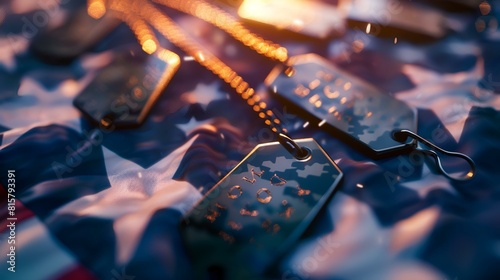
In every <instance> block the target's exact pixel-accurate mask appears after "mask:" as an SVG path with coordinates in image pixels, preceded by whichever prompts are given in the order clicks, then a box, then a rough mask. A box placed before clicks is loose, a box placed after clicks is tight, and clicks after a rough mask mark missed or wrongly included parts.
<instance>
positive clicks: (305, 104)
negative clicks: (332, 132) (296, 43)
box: [266, 54, 417, 154]
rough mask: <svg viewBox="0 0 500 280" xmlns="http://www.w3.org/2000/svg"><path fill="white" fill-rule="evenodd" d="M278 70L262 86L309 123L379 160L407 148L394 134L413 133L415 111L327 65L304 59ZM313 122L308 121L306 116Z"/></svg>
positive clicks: (320, 60)
mask: <svg viewBox="0 0 500 280" xmlns="http://www.w3.org/2000/svg"><path fill="white" fill-rule="evenodd" d="M290 63H291V65H292V66H293V68H286V67H284V66H281V65H280V66H277V67H276V68H275V69H273V71H272V72H271V73H270V74H269V76H268V77H267V79H266V85H267V86H268V87H269V89H270V90H271V91H272V92H274V93H276V94H277V95H278V96H279V97H281V98H282V99H284V100H285V101H287V102H291V103H292V104H293V105H294V106H295V107H299V108H300V109H302V110H303V111H305V112H307V114H306V117H307V116H309V119H308V120H310V122H311V123H313V124H315V125H318V126H320V127H321V126H325V127H328V126H330V127H333V128H335V129H336V130H339V131H341V132H343V133H345V134H347V135H348V136H350V138H352V139H356V140H358V141H360V142H361V143H362V144H364V145H365V146H367V147H368V148H369V149H371V150H372V151H374V152H375V153H377V154H381V153H384V152H389V151H392V150H397V149H401V148H404V147H405V144H401V143H399V142H396V141H395V140H393V139H392V137H391V134H392V131H394V130H397V129H403V128H404V129H409V130H412V131H416V127H417V124H416V119H417V118H416V111H415V110H414V109H412V108H410V107H409V106H408V105H406V104H405V103H404V102H402V101H399V100H397V99H395V98H393V97H392V96H390V95H388V94H385V93H383V92H381V91H380V90H378V89H377V88H375V87H374V86H372V85H370V84H368V83H367V82H365V81H362V80H360V79H359V78H356V77H354V76H353V75H351V74H349V73H346V72H344V71H342V70H340V69H338V68H336V67H335V66H334V65H332V64H331V63H330V62H329V61H327V60H326V59H324V58H322V57H320V56H318V55H315V54H306V55H300V56H295V57H292V58H291V59H290ZM311 115H312V116H313V118H310V116H311Z"/></svg>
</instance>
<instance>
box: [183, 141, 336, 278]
mask: <svg viewBox="0 0 500 280" xmlns="http://www.w3.org/2000/svg"><path fill="white" fill-rule="evenodd" d="M295 143H297V144H298V145H300V146H301V147H304V148H305V149H306V150H308V152H309V156H308V157H306V158H305V159H303V160H298V159H296V158H295V157H294V156H293V155H292V154H290V153H289V152H288V151H287V149H286V148H285V147H284V146H283V145H282V144H280V143H279V142H273V143H267V144H260V145H258V146H257V147H256V148H255V149H254V150H253V151H252V152H250V154H249V155H248V156H247V157H246V158H245V159H243V161H242V162H240V163H239V164H238V166H236V167H235V168H234V169H233V170H232V171H231V172H230V173H229V174H228V175H226V176H225V177H224V178H223V179H222V180H221V181H220V182H219V183H218V184H217V185H216V186H215V187H214V188H213V189H212V190H211V191H210V192H208V193H207V194H206V195H205V197H204V198H203V199H201V201H200V202H199V203H198V204H197V206H195V207H194V208H193V209H192V210H191V211H190V212H189V213H188V214H187V215H186V217H185V219H184V221H183V223H182V225H181V233H182V237H183V240H184V243H185V245H186V247H187V250H188V255H189V257H190V259H191V261H192V263H193V266H194V269H193V271H194V272H195V273H196V274H197V275H195V278H194V279H208V278H204V277H205V276H206V275H207V273H210V272H212V273H213V272H216V273H218V274H221V275H219V276H224V279H248V278H251V277H255V276H257V275H260V276H262V274H263V273H265V272H266V270H267V269H268V268H269V266H270V265H271V264H272V263H273V262H274V261H276V260H277V258H278V257H279V256H280V255H282V254H283V253H285V252H286V251H287V249H289V248H290V246H292V245H293V244H294V243H295V242H296V241H297V240H298V239H299V237H300V236H301V235H302V233H303V232H304V230H305V229H306V228H307V227H308V226H309V224H310V223H311V222H312V220H313V219H314V217H315V216H316V215H317V214H318V212H319V211H320V209H321V208H322V207H323V205H324V204H325V203H326V201H327V200H328V198H329V197H330V196H331V195H332V193H333V192H334V190H335V189H336V188H337V186H338V185H339V182H340V180H341V178H342V172H341V171H340V169H339V168H338V167H337V165H336V164H335V163H334V162H333V161H332V160H331V159H330V157H329V156H328V155H327V154H326V153H325V151H324V150H323V149H322V148H321V147H320V146H319V145H318V143H316V142H315V141H314V140H313V139H301V140H297V141H296V142H295Z"/></svg>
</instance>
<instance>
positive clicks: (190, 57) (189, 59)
mask: <svg viewBox="0 0 500 280" xmlns="http://www.w3.org/2000/svg"><path fill="white" fill-rule="evenodd" d="M183 60H184V61H193V60H194V57H192V56H190V55H189V56H185V57H184V58H183Z"/></svg>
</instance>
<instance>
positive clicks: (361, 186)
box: [356, 183, 364, 189]
mask: <svg viewBox="0 0 500 280" xmlns="http://www.w3.org/2000/svg"><path fill="white" fill-rule="evenodd" d="M356 187H358V188H360V189H362V188H364V186H363V185H362V184H360V183H357V184H356Z"/></svg>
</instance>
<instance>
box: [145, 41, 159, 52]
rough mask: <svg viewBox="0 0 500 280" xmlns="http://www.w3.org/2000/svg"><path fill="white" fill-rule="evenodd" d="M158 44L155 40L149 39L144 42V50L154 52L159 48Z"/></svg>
mask: <svg viewBox="0 0 500 280" xmlns="http://www.w3.org/2000/svg"><path fill="white" fill-rule="evenodd" d="M157 48H158V47H157V46H156V43H155V41H153V40H152V39H147V40H146V41H144V43H142V50H143V51H144V52H146V53H147V54H153V53H154V52H155V51H156V50H157Z"/></svg>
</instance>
